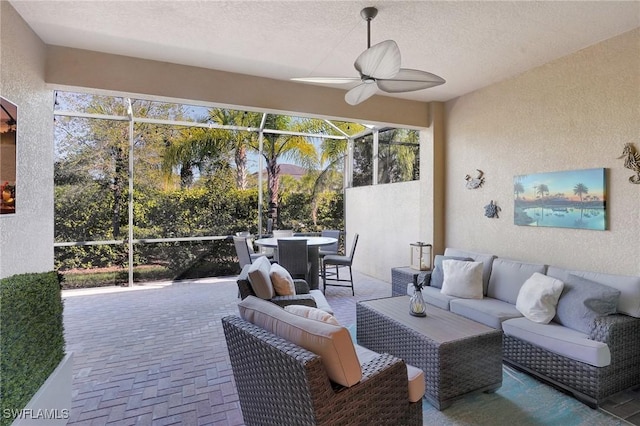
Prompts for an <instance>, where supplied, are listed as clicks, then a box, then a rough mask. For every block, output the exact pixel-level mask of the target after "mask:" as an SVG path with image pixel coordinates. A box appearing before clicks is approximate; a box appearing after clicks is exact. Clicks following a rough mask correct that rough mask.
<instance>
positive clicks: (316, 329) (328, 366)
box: [238, 296, 362, 387]
mask: <svg viewBox="0 0 640 426" xmlns="http://www.w3.org/2000/svg"><path fill="white" fill-rule="evenodd" d="M238 310H239V312H240V316H241V317H242V318H243V319H244V320H245V321H248V322H250V323H252V324H255V325H257V326H259V327H262V328H264V329H265V330H267V331H269V332H271V333H273V334H275V335H277V336H279V337H281V338H283V339H286V340H288V341H290V342H291V343H294V344H296V345H298V346H301V347H303V348H305V349H306V350H308V351H310V352H313V353H315V354H316V355H319V356H320V357H321V358H322V364H323V365H324V368H325V370H326V371H327V376H329V378H330V379H331V380H332V381H334V382H335V383H339V384H341V385H343V386H347V387H348V386H353V385H355V384H356V383H358V382H359V381H360V379H361V378H362V369H361V367H360V362H359V361H358V356H357V355H356V350H355V347H354V345H353V340H351V334H349V330H347V329H346V328H345V327H342V326H337V325H333V324H329V323H326V322H322V321H317V320H313V319H309V318H304V317H302V316H299V315H294V314H292V313H289V312H287V311H285V310H284V309H283V308H281V307H280V306H278V305H276V304H274V303H271V302H268V301H265V300H261V299H259V298H257V297H254V296H249V297H247V298H246V299H244V300H243V301H242V302H240V303H238ZM281 367H282V368H286V366H284V365H283V366H281Z"/></svg>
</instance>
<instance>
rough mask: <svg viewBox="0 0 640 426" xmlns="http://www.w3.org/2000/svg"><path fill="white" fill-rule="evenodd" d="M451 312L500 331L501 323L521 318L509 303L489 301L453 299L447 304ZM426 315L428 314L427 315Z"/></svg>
mask: <svg viewBox="0 0 640 426" xmlns="http://www.w3.org/2000/svg"><path fill="white" fill-rule="evenodd" d="M449 309H450V311H451V312H453V313H456V314H458V315H462V316H463V317H465V318H469V319H471V320H474V321H477V322H479V323H482V324H484V325H488V326H489V327H493V328H495V329H498V330H501V329H502V322H503V321H505V320H508V319H511V318H519V317H522V314H521V313H520V311H518V310H517V309H516V307H515V306H514V305H512V304H511V303H507V302H503V301H502V300H497V299H491V298H488V297H485V298H484V299H481V300H477V299H454V300H452V301H451V302H450V303H449ZM427 315H428V314H427Z"/></svg>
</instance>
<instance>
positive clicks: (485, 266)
mask: <svg viewBox="0 0 640 426" xmlns="http://www.w3.org/2000/svg"><path fill="white" fill-rule="evenodd" d="M444 255H445V256H455V257H466V258H470V259H473V260H474V261H475V262H482V287H483V289H482V291H483V294H484V295H485V296H486V295H487V288H488V287H489V277H490V276H491V268H492V266H493V260H494V259H495V258H496V257H495V256H494V255H492V254H485V253H476V252H473V251H466V250H459V249H455V248H446V249H445V250H444Z"/></svg>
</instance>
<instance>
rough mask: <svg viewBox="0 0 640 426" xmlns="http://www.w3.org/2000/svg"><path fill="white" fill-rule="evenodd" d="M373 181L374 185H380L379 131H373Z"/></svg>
mask: <svg viewBox="0 0 640 426" xmlns="http://www.w3.org/2000/svg"><path fill="white" fill-rule="evenodd" d="M372 173H373V181H372V182H371V183H372V185H377V184H378V129H375V130H374V131H373V172H372Z"/></svg>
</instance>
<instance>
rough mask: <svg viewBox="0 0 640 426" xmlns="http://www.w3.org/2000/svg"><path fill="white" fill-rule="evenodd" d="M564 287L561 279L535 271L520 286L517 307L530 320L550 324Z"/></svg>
mask: <svg viewBox="0 0 640 426" xmlns="http://www.w3.org/2000/svg"><path fill="white" fill-rule="evenodd" d="M563 288H564V283H563V282H562V281H560V280H559V279H557V278H552V277H550V276H548V275H543V274H541V273H539V272H535V273H534V274H533V275H531V277H529V279H528V280H527V281H525V282H524V284H523V285H522V287H520V292H519V293H518V300H516V309H517V310H518V311H520V313H521V314H522V315H524V316H525V317H526V318H527V319H529V320H530V321H533V322H539V323H542V324H548V323H549V321H551V320H552V319H553V317H554V316H556V306H557V305H558V299H560V295H561V294H562V289H563Z"/></svg>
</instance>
